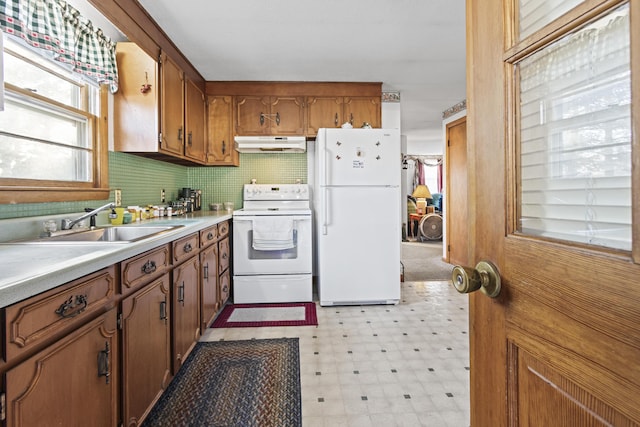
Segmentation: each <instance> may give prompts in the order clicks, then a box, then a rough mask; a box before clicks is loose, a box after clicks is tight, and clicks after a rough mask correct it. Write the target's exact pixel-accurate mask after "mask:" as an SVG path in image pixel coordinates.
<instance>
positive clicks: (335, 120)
mask: <svg viewBox="0 0 640 427" xmlns="http://www.w3.org/2000/svg"><path fill="white" fill-rule="evenodd" d="M333 122H334V123H335V124H336V127H338V113H336V118H335V119H334V121H333Z"/></svg>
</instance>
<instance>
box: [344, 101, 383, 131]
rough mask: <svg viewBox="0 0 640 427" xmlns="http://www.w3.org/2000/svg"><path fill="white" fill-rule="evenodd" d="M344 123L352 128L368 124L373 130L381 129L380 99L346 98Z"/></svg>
mask: <svg viewBox="0 0 640 427" xmlns="http://www.w3.org/2000/svg"><path fill="white" fill-rule="evenodd" d="M343 111H344V116H343V117H344V121H345V122H349V123H351V125H352V126H353V127H354V128H359V127H362V126H363V125H364V124H365V123H368V124H369V125H371V127H373V128H379V127H382V113H381V107H380V97H375V98H374V97H357V96H347V97H345V98H344V110H343ZM343 123H344V122H343Z"/></svg>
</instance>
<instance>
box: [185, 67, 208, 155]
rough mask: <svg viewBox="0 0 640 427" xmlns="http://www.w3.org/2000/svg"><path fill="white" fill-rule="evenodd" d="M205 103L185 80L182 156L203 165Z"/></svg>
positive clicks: (199, 92)
mask: <svg viewBox="0 0 640 427" xmlns="http://www.w3.org/2000/svg"><path fill="white" fill-rule="evenodd" d="M206 123H207V114H206V101H205V97H204V93H203V92H202V90H200V88H199V87H198V86H197V85H196V84H195V82H194V81H192V80H191V79H187V83H186V89H185V132H186V140H185V146H184V154H185V156H186V157H188V158H190V159H192V160H195V161H196V162H199V163H204V162H205V160H206V157H205V156H206V155H205V135H206Z"/></svg>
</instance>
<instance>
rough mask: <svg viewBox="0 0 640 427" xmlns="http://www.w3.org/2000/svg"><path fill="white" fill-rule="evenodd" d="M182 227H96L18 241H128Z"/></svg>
mask: <svg viewBox="0 0 640 427" xmlns="http://www.w3.org/2000/svg"><path fill="white" fill-rule="evenodd" d="M179 227H183V226H182V225H165V226H148V227H147V226H137V227H134V226H112V227H104V228H96V229H94V230H86V231H77V232H72V233H65V234H57V235H53V236H51V237H43V238H40V239H36V240H30V241H28V242H20V243H38V244H40V243H70V242H77V243H92V242H96V243H98V242H111V243H130V242H136V241H138V240H143V239H147V238H150V237H153V236H156V235H158V234H160V233H165V232H167V231H171V230H175V229H176V228H179Z"/></svg>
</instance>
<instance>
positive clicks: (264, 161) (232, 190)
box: [0, 152, 307, 219]
mask: <svg viewBox="0 0 640 427" xmlns="http://www.w3.org/2000/svg"><path fill="white" fill-rule="evenodd" d="M306 177H307V161H306V155H305V154H241V155H240V167H220V166H217V167H187V166H180V165H173V164H171V163H166V162H160V161H157V160H151V159H146V158H143V157H139V156H135V155H131V154H126V153H117V152H110V153H109V186H110V188H111V189H112V191H111V195H110V198H109V200H113V199H114V195H113V189H115V188H119V189H121V190H122V204H123V205H124V206H127V205H147V204H158V203H160V192H161V190H162V189H165V193H166V198H167V201H169V200H173V199H177V198H178V190H179V189H180V188H182V187H191V188H199V189H201V190H203V200H202V206H203V208H204V209H208V206H209V203H214V202H228V201H232V202H234V204H235V207H236V208H239V207H241V206H242V185H243V184H245V183H248V182H249V181H250V180H251V179H252V178H255V179H257V180H258V182H259V183H272V182H273V183H293V182H295V180H296V179H298V178H299V179H301V180H302V182H306ZM105 203H107V201H106V200H96V201H93V202H91V201H86V202H64V203H24V204H17V205H0V219H7V218H21V217H29V216H39V215H53V214H62V213H74V212H81V211H83V210H84V208H85V207H98V206H100V205H103V204H105Z"/></svg>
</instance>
